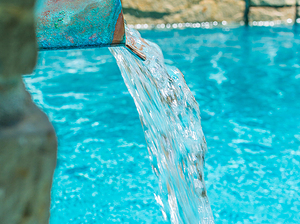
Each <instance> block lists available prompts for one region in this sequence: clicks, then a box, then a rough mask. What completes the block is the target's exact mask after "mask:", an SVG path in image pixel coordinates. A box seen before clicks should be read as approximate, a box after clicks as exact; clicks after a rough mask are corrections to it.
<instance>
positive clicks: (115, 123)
mask: <svg viewBox="0 0 300 224" xmlns="http://www.w3.org/2000/svg"><path fill="white" fill-rule="evenodd" d="M142 35H143V36H144V37H145V38H147V39H150V40H151V41H154V42H156V43H157V44H159V45H160V47H161V48H162V50H163V51H164V55H165V58H166V63H167V64H171V65H175V66H176V67H178V68H179V69H180V70H181V71H182V72H183V73H184V74H185V78H186V81H187V84H188V86H189V87H190V89H191V90H192V92H193V94H194V95H195V98H196V100H197V101H198V103H199V105H200V110H201V113H202V114H201V115H202V126H203V131H204V134H205V135H206V140H207V145H208V153H207V154H206V164H205V175H206V176H205V179H206V184H207V191H208V196H209V199H210V203H211V206H212V210H213V212H214V217H215V222H216V223H233V224H237V223H240V224H241V223H258V224H259V223H299V222H300V213H299V210H300V179H299V174H300V168H299V167H300V101H299V97H300V89H299V85H300V59H299V58H300V57H299V56H300V55H299V52H300V30H299V29H298V28H297V27H281V28H262V27H253V28H245V27H240V28H234V29H230V28H225V29H212V30H204V29H185V30H169V31H143V32H142ZM25 81H26V85H27V87H28V89H29V91H30V92H31V93H32V95H33V98H34V100H35V102H36V103H37V104H38V105H39V106H40V107H41V108H42V109H43V110H44V111H45V112H46V113H47V114H48V115H49V117H50V120H51V121H52V122H53V125H54V127H55V129H56V131H57V136H58V141H59V149H58V163H57V168H56V172H55V176H54V183H53V188H52V205H51V219H50V223H51V224H61V223H72V224H73V223H75V224H77V223H163V219H162V215H161V212H160V211H159V206H158V205H157V204H156V202H155V199H154V196H153V192H155V191H156V187H157V180H156V177H155V176H154V174H153V173H152V170H151V167H150V163H149V160H148V151H147V148H146V145H145V140H144V136H143V131H142V128H141V125H140V122H139V118H138V113H137V111H136V108H135V106H134V103H133V100H132V99H131V96H130V95H129V93H128V91H127V89H126V87H125V84H124V83H123V80H122V77H121V75H120V72H119V70H118V68H117V65H116V63H115V61H114V58H113V56H112V55H111V54H110V53H109V51H108V49H90V50H73V51H53V52H41V53H40V59H39V62H38V66H37V69H36V71H35V75H34V76H31V77H25Z"/></svg>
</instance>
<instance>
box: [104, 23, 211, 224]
mask: <svg viewBox="0 0 300 224" xmlns="http://www.w3.org/2000/svg"><path fill="white" fill-rule="evenodd" d="M126 36H127V44H128V45H130V46H131V47H132V48H133V49H137V50H138V51H139V52H141V53H142V54H144V55H145V57H146V60H145V61H142V60H140V59H139V58H137V57H136V56H134V55H133V54H132V53H131V52H130V51H129V50H127V49H126V48H124V47H115V48H111V49H110V51H111V52H112V53H113V55H114V57H115V58H116V60H117V63H118V65H119V68H120V70H121V73H122V76H123V79H124V81H125V84H126V86H127V88H128V90H129V92H130V94H131V96H132V97H133V99H134V102H135V105H136V107H137V110H138V113H139V116H140V121H141V123H142V126H143V130H144V134H145V138H146V142H147V145H148V151H149V155H150V156H149V158H150V161H151V165H152V168H153V171H154V173H155V174H156V175H157V177H158V179H159V192H156V194H155V198H156V201H157V203H159V204H160V206H161V210H162V213H163V216H164V218H165V219H166V220H168V221H170V222H171V223H180V224H181V223H191V224H196V223H197V224H204V223H214V219H213V215H212V211H211V208H210V204H209V200H208V197H207V193H206V188H205V183H204V173H203V169H204V156H205V153H206V151H207V147H206V141H205V137H204V135H203V132H202V127H201V122H200V111H199V106H198V104H197V102H196V100H195V98H194V96H193V95H192V93H191V91H190V90H189V88H188V86H187V85H186V83H185V80H184V77H183V74H182V73H181V72H180V71H179V70H178V69H177V68H175V67H172V66H167V65H165V64H164V58H163V55H162V52H161V50H160V48H159V47H158V46H157V45H156V44H154V43H152V42H150V41H147V40H145V39H143V38H141V36H140V34H139V33H138V32H137V31H136V30H133V29H129V28H128V27H127V28H126Z"/></svg>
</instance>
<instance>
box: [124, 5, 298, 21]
mask: <svg viewBox="0 0 300 224" xmlns="http://www.w3.org/2000/svg"><path fill="white" fill-rule="evenodd" d="M122 4H123V11H124V15H125V19H126V21H127V23H128V24H144V23H146V24H160V23H185V22H192V23H193V22H210V21H217V22H221V21H227V22H229V23H240V22H241V21H244V22H248V21H249V23H251V22H253V21H276V20H281V21H284V22H287V20H288V19H292V22H295V19H296V18H298V17H300V0H163V1H162V0H122Z"/></svg>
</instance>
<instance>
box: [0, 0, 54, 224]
mask: <svg viewBox="0 0 300 224" xmlns="http://www.w3.org/2000/svg"><path fill="white" fill-rule="evenodd" d="M34 3H35V0H13V1H12V0H0V223H1V224H44V223H48V220H49V216H50V213H49V208H50V189H51V185H52V178H53V172H54V169H55V166H56V152H57V141H56V135H55V132H54V129H53V127H52V125H51V124H50V122H49V120H48V118H47V116H46V115H45V114H44V113H43V112H42V111H41V110H40V109H39V108H38V107H37V106H36V105H35V104H34V103H33V102H32V100H31V97H30V94H29V93H28V92H27V91H26V89H25V87H24V84H23V80H22V75H23V74H30V73H32V72H33V69H34V67H35V64H36V60H37V44H36V37H35V22H34V15H33V7H34Z"/></svg>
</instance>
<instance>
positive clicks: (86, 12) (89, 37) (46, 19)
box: [36, 0, 125, 50]
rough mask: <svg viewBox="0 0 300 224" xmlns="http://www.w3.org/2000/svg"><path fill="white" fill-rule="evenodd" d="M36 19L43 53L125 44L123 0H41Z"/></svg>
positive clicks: (39, 43)
mask: <svg viewBox="0 0 300 224" xmlns="http://www.w3.org/2000/svg"><path fill="white" fill-rule="evenodd" d="M36 16H37V38H38V45H39V48H40V49H41V50H47V49H72V48H91V47H104V46H115V45H124V44H125V29H124V19H123V13H122V5H121V2H120V0H39V2H38V3H37V6H36Z"/></svg>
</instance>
